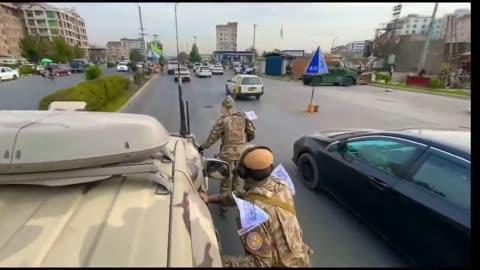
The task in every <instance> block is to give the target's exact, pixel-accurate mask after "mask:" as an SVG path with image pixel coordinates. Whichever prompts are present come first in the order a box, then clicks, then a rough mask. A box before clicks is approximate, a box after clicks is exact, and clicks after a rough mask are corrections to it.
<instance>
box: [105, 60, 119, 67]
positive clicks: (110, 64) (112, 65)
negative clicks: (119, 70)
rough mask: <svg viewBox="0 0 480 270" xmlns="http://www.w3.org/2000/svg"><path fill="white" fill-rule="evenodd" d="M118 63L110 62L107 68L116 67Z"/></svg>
mask: <svg viewBox="0 0 480 270" xmlns="http://www.w3.org/2000/svg"><path fill="white" fill-rule="evenodd" d="M116 65H117V63H116V62H115V61H108V62H107V68H111V67H115V66H116Z"/></svg>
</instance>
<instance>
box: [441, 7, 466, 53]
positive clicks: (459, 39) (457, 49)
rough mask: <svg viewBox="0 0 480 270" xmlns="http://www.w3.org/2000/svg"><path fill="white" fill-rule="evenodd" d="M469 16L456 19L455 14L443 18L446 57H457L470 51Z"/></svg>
mask: <svg viewBox="0 0 480 270" xmlns="http://www.w3.org/2000/svg"><path fill="white" fill-rule="evenodd" d="M471 21H472V19H471V15H470V14H467V15H463V16H461V17H456V16H455V14H450V15H447V16H445V27H444V41H445V44H446V51H448V53H446V54H448V55H454V56H458V55H460V54H462V53H466V52H470V51H471V42H472V34H471V33H472V32H471V29H472V25H471Z"/></svg>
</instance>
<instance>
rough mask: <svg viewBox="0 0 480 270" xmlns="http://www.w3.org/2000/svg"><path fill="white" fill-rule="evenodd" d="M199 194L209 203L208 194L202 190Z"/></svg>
mask: <svg viewBox="0 0 480 270" xmlns="http://www.w3.org/2000/svg"><path fill="white" fill-rule="evenodd" d="M198 195H200V198H201V199H202V200H203V201H204V202H205V203H207V204H208V195H207V194H205V193H204V192H200V193H198Z"/></svg>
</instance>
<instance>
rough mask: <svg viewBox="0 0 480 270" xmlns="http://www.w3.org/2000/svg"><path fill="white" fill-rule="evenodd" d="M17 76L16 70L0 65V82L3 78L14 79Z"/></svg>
mask: <svg viewBox="0 0 480 270" xmlns="http://www.w3.org/2000/svg"><path fill="white" fill-rule="evenodd" d="M18 77H20V76H19V74H18V70H14V69H11V68H9V67H0V82H1V81H4V80H16V79H17V78H18Z"/></svg>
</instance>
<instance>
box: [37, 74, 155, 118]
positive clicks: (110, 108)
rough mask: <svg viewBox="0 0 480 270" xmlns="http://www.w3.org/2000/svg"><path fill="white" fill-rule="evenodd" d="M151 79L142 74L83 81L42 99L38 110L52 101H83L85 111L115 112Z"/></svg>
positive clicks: (45, 108)
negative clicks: (130, 76)
mask: <svg viewBox="0 0 480 270" xmlns="http://www.w3.org/2000/svg"><path fill="white" fill-rule="evenodd" d="M152 77H153V75H150V76H148V77H144V76H143V74H136V75H135V76H134V77H133V78H125V77H123V76H119V75H113V76H102V77H100V78H98V79H95V80H88V81H84V82H81V83H79V84H77V85H75V86H73V87H69V88H65V89H61V90H58V91H56V92H55V93H52V94H50V95H47V96H45V97H43V98H42V99H41V100H40V104H39V109H40V110H47V109H48V106H49V105H50V103H51V102H54V101H84V102H86V103H87V107H86V110H87V111H96V112H116V111H119V110H121V109H122V108H123V107H124V106H125V104H127V103H128V102H129V100H130V99H131V98H133V97H134V96H136V95H137V94H138V93H139V92H140V91H141V90H142V89H143V88H144V86H145V85H146V84H147V83H148V82H149V81H150V79H151V78H152Z"/></svg>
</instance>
